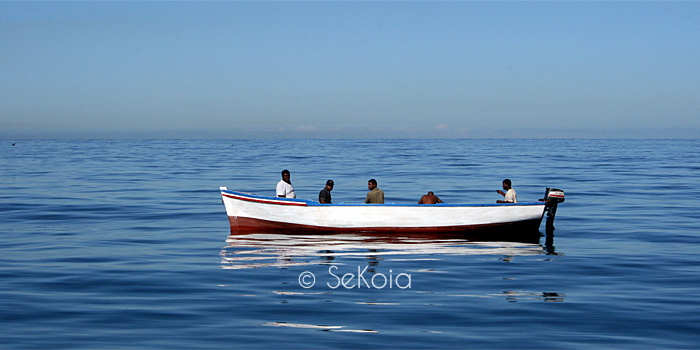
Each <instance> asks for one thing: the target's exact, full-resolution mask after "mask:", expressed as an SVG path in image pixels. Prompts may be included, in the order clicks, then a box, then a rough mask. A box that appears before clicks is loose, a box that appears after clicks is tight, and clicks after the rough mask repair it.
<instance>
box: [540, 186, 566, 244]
mask: <svg viewBox="0 0 700 350" xmlns="http://www.w3.org/2000/svg"><path fill="white" fill-rule="evenodd" d="M540 201H545V202H547V204H546V205H545V208H544V210H545V211H546V212H547V223H546V224H545V230H546V232H547V235H551V234H552V233H553V232H554V216H555V215H556V214H557V205H559V203H562V202H564V191H562V190H560V189H558V188H550V187H547V190H546V191H545V193H544V198H543V199H540Z"/></svg>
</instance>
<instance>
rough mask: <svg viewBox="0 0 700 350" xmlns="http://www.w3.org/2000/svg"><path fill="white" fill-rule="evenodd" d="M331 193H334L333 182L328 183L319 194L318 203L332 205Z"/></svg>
mask: <svg viewBox="0 0 700 350" xmlns="http://www.w3.org/2000/svg"><path fill="white" fill-rule="evenodd" d="M331 191H333V180H328V181H326V187H324V188H323V189H322V190H321V192H319V194H318V202H319V203H323V204H331Z"/></svg>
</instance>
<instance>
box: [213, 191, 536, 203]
mask: <svg viewBox="0 0 700 350" xmlns="http://www.w3.org/2000/svg"><path fill="white" fill-rule="evenodd" d="M220 190H221V194H222V195H223V196H224V197H226V198H231V199H237V200H241V201H245V202H254V203H262V204H271V205H290V206H299V207H302V206H306V207H360V206H362V207H364V206H381V207H421V208H449V207H461V208H464V207H504V206H533V205H542V206H544V205H546V204H547V202H545V201H539V202H522V203H492V204H491V203H485V204H448V203H437V204H400V203H384V204H366V203H330V204H328V203H319V202H317V201H314V200H310V199H298V198H284V197H270V196H262V195H257V194H252V193H245V192H238V191H232V190H229V189H226V188H223V187H222V188H220ZM227 193H228V194H229V195H228V196H227V195H226V194H227ZM234 196H235V197H234Z"/></svg>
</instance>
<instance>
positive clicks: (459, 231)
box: [228, 217, 542, 243]
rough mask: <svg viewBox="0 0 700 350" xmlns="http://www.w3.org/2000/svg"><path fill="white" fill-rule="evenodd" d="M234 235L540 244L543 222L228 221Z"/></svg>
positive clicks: (246, 219) (234, 219)
mask: <svg viewBox="0 0 700 350" xmlns="http://www.w3.org/2000/svg"><path fill="white" fill-rule="evenodd" d="M228 219H229V223H230V224H231V234H243V233H278V234H307V235H308V234H318V235H328V234H346V233H358V234H366V235H376V236H397V235H399V236H406V237H413V236H420V237H433V238H463V239H474V240H486V241H514V242H525V243H538V242H539V239H540V236H541V233H540V232H539V228H540V223H541V221H542V219H541V218H540V219H533V220H526V221H518V222H509V223H502V224H485V225H469V226H446V227H444V226H442V227H362V228H338V227H320V226H309V225H298V224H289V223H281V222H275V221H267V220H260V219H251V218H241V217H229V218H228Z"/></svg>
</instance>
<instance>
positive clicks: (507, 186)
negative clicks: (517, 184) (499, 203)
mask: <svg viewBox="0 0 700 350" xmlns="http://www.w3.org/2000/svg"><path fill="white" fill-rule="evenodd" d="M511 186H513V185H512V184H511V182H510V179H505V180H503V189H504V190H506V191H507V190H509V189H511Z"/></svg>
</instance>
